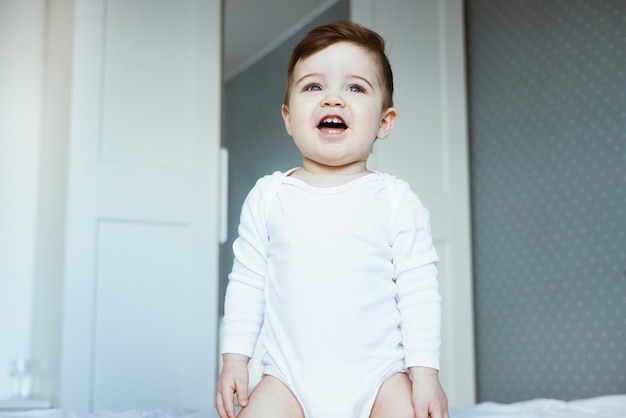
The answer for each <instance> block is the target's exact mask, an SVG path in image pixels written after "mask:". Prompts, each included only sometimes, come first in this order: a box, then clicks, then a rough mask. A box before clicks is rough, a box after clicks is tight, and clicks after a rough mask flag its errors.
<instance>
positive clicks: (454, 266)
mask: <svg viewBox="0 0 626 418" xmlns="http://www.w3.org/2000/svg"><path fill="white" fill-rule="evenodd" d="M351 13H352V20H354V21H356V22H359V23H362V24H364V25H366V26H368V27H371V28H372V29H374V30H376V31H378V32H379V33H380V34H381V35H382V36H383V37H384V38H385V39H386V40H387V41H388V47H389V49H390V59H391V65H392V67H393V70H394V81H395V105H396V108H397V109H398V122H397V124H396V126H395V128H394V131H393V133H392V135H391V136H390V137H389V138H388V139H385V140H384V141H381V142H380V143H379V144H377V145H376V147H375V149H374V153H373V156H372V159H371V162H370V166H371V167H372V168H376V169H378V170H381V171H387V172H390V173H393V174H395V175H397V176H398V177H400V178H403V179H405V180H407V181H408V182H409V183H410V184H411V186H412V188H413V190H414V191H415V192H416V193H417V194H418V195H419V196H420V197H421V198H422V200H423V201H424V204H425V205H426V206H427V207H428V209H429V211H430V213H431V221H432V227H433V235H434V240H435V245H436V247H437V251H438V252H439V256H440V259H441V262H440V265H439V268H440V283H441V287H442V288H441V292H442V296H443V300H444V302H443V320H444V323H443V335H442V337H443V347H442V352H441V373H440V376H441V381H442V384H443V386H444V388H445V390H446V392H447V394H448V398H449V401H450V404H451V405H453V406H465V405H470V404H473V403H474V402H475V396H476V395H475V387H476V384H475V377H474V375H475V371H474V370H475V369H474V336H473V330H474V326H473V307H472V306H473V302H472V301H473V298H472V267H471V241H470V205H469V165H468V143H467V138H468V136H467V122H466V91H465V58H464V56H465V54H464V40H463V2H462V0H440V1H438V0H432V1H431V0H428V1H414V0H397V1H396V0H394V1H393V2H388V1H385V0H352V3H351Z"/></svg>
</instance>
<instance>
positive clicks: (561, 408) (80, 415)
mask: <svg viewBox="0 0 626 418" xmlns="http://www.w3.org/2000/svg"><path fill="white" fill-rule="evenodd" d="M450 416H451V418H626V395H608V396H599V397H596V398H590V399H579V400H574V401H569V402H565V401H560V400H555V399H534V400H531V401H525V402H516V403H511V404H498V403H493V402H483V403H480V404H478V405H474V406H472V407H467V408H451V409H450ZM0 418H218V416H217V414H216V413H215V412H214V411H189V410H184V409H153V410H135V409H132V410H127V411H98V412H91V413H85V412H78V411H72V410H63V409H39V410H30V411H22V412H2V411H0Z"/></svg>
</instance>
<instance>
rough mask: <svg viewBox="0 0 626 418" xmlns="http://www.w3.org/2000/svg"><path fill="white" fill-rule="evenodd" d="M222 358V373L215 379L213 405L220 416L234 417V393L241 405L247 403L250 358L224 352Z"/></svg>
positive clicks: (223, 417)
mask: <svg viewBox="0 0 626 418" xmlns="http://www.w3.org/2000/svg"><path fill="white" fill-rule="evenodd" d="M222 359H223V366H222V373H221V374H220V377H219V379H218V380H217V396H216V398H215V406H216V408H217V413H218V415H219V416H220V418H235V393H236V394H237V399H239V404H240V405H241V406H246V405H247V404H248V361H250V358H249V357H247V356H244V355H241V354H224V355H223V356H222Z"/></svg>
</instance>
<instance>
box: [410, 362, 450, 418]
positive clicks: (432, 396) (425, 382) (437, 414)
mask: <svg viewBox="0 0 626 418" xmlns="http://www.w3.org/2000/svg"><path fill="white" fill-rule="evenodd" d="M409 370H410V372H411V380H413V407H414V408H415V417H416V418H428V417H430V418H450V415H449V414H448V398H447V397H446V394H445V392H444V391H443V388H442V387H441V384H440V383H439V372H438V371H437V370H435V369H430V368H427V367H411V368H410V369H409Z"/></svg>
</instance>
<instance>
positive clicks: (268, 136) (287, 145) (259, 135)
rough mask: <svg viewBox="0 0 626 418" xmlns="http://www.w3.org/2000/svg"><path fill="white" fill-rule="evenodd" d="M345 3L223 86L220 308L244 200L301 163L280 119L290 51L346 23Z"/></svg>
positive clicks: (335, 6)
mask: <svg viewBox="0 0 626 418" xmlns="http://www.w3.org/2000/svg"><path fill="white" fill-rule="evenodd" d="M348 4H349V2H348V0H340V1H338V2H337V3H336V4H334V5H333V6H331V7H330V8H329V9H327V10H326V11H324V12H323V13H321V14H320V15H319V16H317V17H316V18H315V19H313V20H312V21H311V22H310V23H309V24H307V25H306V26H305V27H304V28H302V29H301V30H300V31H299V32H297V33H296V34H294V35H293V36H292V37H291V38H290V39H288V40H287V41H285V42H283V43H282V44H281V45H280V46H279V47H278V48H276V49H275V50H274V51H272V52H271V53H270V54H268V55H267V56H266V57H264V58H263V59H262V60H261V61H259V62H258V63H256V64H255V65H253V66H252V67H251V68H249V69H247V70H246V71H244V72H243V73H241V74H239V75H238V76H236V77H235V78H233V79H232V80H230V81H229V82H227V83H226V86H225V91H224V95H225V121H224V146H225V147H226V148H227V149H228V151H229V162H228V164H229V169H228V182H229V185H228V205H229V213H228V242H227V243H226V244H224V245H222V248H221V251H222V254H221V263H220V271H221V274H220V276H221V277H220V281H221V292H220V293H221V299H220V307H222V308H221V309H223V297H224V290H225V286H226V283H227V276H228V273H229V272H230V269H231V267H232V265H233V251H232V244H233V241H234V239H235V238H236V236H237V226H238V224H239V214H240V212H241V205H242V204H243V201H244V199H245V197H246V195H247V194H248V192H249V191H250V189H251V188H252V186H254V183H255V182H256V180H257V179H258V178H260V177H262V176H263V175H265V174H271V173H272V172H274V171H276V170H280V171H284V170H287V169H289V168H292V167H296V166H300V165H301V164H302V156H301V155H300V152H299V151H298V148H296V146H295V145H294V143H293V140H292V139H291V137H290V136H289V135H287V132H286V131H285V125H284V124H283V119H282V117H281V116H280V107H281V105H282V103H283V97H284V95H285V87H286V85H287V62H288V61H289V57H290V55H291V50H292V49H293V48H294V47H295V46H296V44H297V43H298V42H299V41H300V39H302V37H303V36H304V35H305V34H306V33H307V32H308V31H309V30H310V29H312V28H313V27H315V26H318V25H321V24H324V23H327V22H332V21H335V20H347V19H348V18H349V9H348ZM295 23H297V22H294V24H295ZM261 24H262V23H261Z"/></svg>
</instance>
